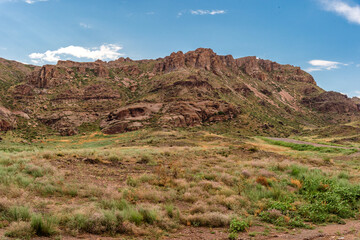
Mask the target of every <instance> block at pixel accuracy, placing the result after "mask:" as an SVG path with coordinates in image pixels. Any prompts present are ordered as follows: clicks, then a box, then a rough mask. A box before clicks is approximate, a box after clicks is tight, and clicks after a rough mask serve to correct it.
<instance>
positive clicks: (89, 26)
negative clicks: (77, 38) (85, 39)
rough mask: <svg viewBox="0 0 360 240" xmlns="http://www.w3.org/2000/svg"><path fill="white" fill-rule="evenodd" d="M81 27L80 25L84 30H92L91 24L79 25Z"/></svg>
mask: <svg viewBox="0 0 360 240" xmlns="http://www.w3.org/2000/svg"><path fill="white" fill-rule="evenodd" d="M79 25H80V27H82V28H87V29H90V28H92V27H91V25H90V24H86V23H82V22H81V23H79Z"/></svg>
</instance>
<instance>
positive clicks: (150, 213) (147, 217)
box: [139, 208, 157, 224]
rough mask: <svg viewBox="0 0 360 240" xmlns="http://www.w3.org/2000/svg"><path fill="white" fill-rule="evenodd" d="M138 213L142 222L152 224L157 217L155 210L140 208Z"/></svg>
mask: <svg viewBox="0 0 360 240" xmlns="http://www.w3.org/2000/svg"><path fill="white" fill-rule="evenodd" d="M139 213H140V214H141V215H142V216H143V219H144V222H146V223H149V224H153V223H154V222H155V221H156V219H157V213H156V211H155V210H149V209H144V208H140V209H139Z"/></svg>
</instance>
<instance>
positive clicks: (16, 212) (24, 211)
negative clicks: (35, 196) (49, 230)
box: [6, 206, 31, 221]
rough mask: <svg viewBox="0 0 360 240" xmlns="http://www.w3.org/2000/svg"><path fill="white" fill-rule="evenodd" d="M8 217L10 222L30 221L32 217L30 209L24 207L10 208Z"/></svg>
mask: <svg viewBox="0 0 360 240" xmlns="http://www.w3.org/2000/svg"><path fill="white" fill-rule="evenodd" d="M6 215H7V218H8V219H9V220H10V221H28V220H30V217H31V214H30V211H29V208H28V207H24V206H13V207H10V208H9V209H8V210H7V213H6Z"/></svg>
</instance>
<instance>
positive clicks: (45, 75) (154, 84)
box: [0, 48, 359, 135]
mask: <svg viewBox="0 0 360 240" xmlns="http://www.w3.org/2000/svg"><path fill="white" fill-rule="evenodd" d="M3 61H5V60H3ZM6 63H7V62H6ZM7 64H10V63H7ZM3 65H4V63H2V62H1V61H0V66H3ZM6 66H7V68H6V69H7V70H6V71H10V70H9V68H10V69H12V70H11V71H13V72H16V73H18V74H13V77H12V78H13V79H16V80H14V81H13V83H12V84H10V85H9V87H8V89H7V91H6V94H5V93H4V96H6V99H5V98H4V99H5V100H2V102H3V103H4V104H5V105H6V107H7V110H8V111H10V113H11V114H10V113H9V112H7V111H2V112H1V111H0V120H1V121H2V122H1V124H0V126H1V130H9V129H11V128H15V127H16V124H15V123H16V119H17V118H19V117H18V116H16V115H14V114H12V112H13V111H15V110H17V111H21V112H23V113H24V114H26V115H27V116H28V117H29V118H30V120H29V121H30V123H29V125H30V126H34V127H36V125H37V124H38V123H41V124H44V125H46V126H49V127H50V128H52V129H54V130H56V131H58V132H60V133H61V134H62V135H72V134H76V133H77V132H78V131H79V129H81V127H82V126H83V125H84V124H85V125H86V124H97V125H98V126H99V127H100V128H101V129H102V131H103V132H105V133H119V132H125V131H132V130H136V129H139V128H143V127H159V126H161V127H192V126H199V125H208V124H213V123H216V122H223V121H232V122H245V121H248V120H249V119H248V118H249V116H250V117H251V118H252V121H253V122H254V123H256V124H257V125H258V127H260V129H262V128H264V129H265V130H266V129H268V126H275V127H276V124H280V125H281V126H284V125H288V126H289V129H294V128H295V127H296V126H299V123H301V124H303V125H306V124H312V125H313V124H325V122H324V121H325V120H324V119H327V120H326V121H328V119H329V118H328V117H327V116H326V114H329V113H331V114H334V113H335V114H336V116H337V115H339V118H337V117H336V116H335V115H334V117H332V121H336V120H337V119H343V116H342V115H343V114H345V113H346V116H347V117H348V118H353V117H357V115H358V112H359V107H358V105H357V103H355V101H354V100H351V99H348V98H347V97H346V96H344V95H341V94H340V95H339V94H337V93H332V92H329V93H327V92H325V91H324V90H322V89H320V88H319V87H318V86H317V85H316V82H315V81H314V79H313V77H312V76H311V75H310V74H308V73H306V72H304V71H302V70H301V69H300V68H299V67H293V66H290V65H280V64H278V63H275V62H272V61H269V60H262V59H257V58H256V57H244V58H238V59H234V58H233V57H232V56H231V55H227V56H219V55H217V54H216V53H214V52H213V51H212V50H211V49H204V48H200V49H197V50H195V51H190V52H187V53H183V52H177V53H172V54H171V55H170V56H167V57H165V58H160V59H156V60H140V61H133V60H131V59H129V58H120V59H118V60H116V61H111V62H103V61H99V60H98V61H96V62H89V63H79V62H73V61H59V62H58V63H57V64H56V65H45V66H43V67H34V66H28V65H22V64H20V63H16V64H15V63H12V65H11V66H10V67H9V65H6ZM3 69H4V68H3ZM15 75H16V76H17V77H16V76H15ZM0 76H1V73H0ZM7 82H8V81H7ZM4 112H5V113H4ZM23 116H24V115H23ZM20 118H21V117H20ZM5 119H7V120H8V121H5ZM244 119H245V120H244ZM280 125H279V126H280ZM264 126H265V127H264ZM266 126H267V127H266ZM255 127H256V126H255ZM274 131H275V130H274Z"/></svg>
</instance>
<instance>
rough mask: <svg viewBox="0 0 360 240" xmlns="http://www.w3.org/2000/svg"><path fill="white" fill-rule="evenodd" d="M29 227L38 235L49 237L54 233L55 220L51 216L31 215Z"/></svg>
mask: <svg viewBox="0 0 360 240" xmlns="http://www.w3.org/2000/svg"><path fill="white" fill-rule="evenodd" d="M31 228H32V229H33V230H34V232H35V234H36V235H37V236H40V237H41V236H42V237H50V236H52V235H54V234H55V233H56V229H55V221H54V219H53V218H51V217H45V216H41V215H33V216H32V217H31Z"/></svg>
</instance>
